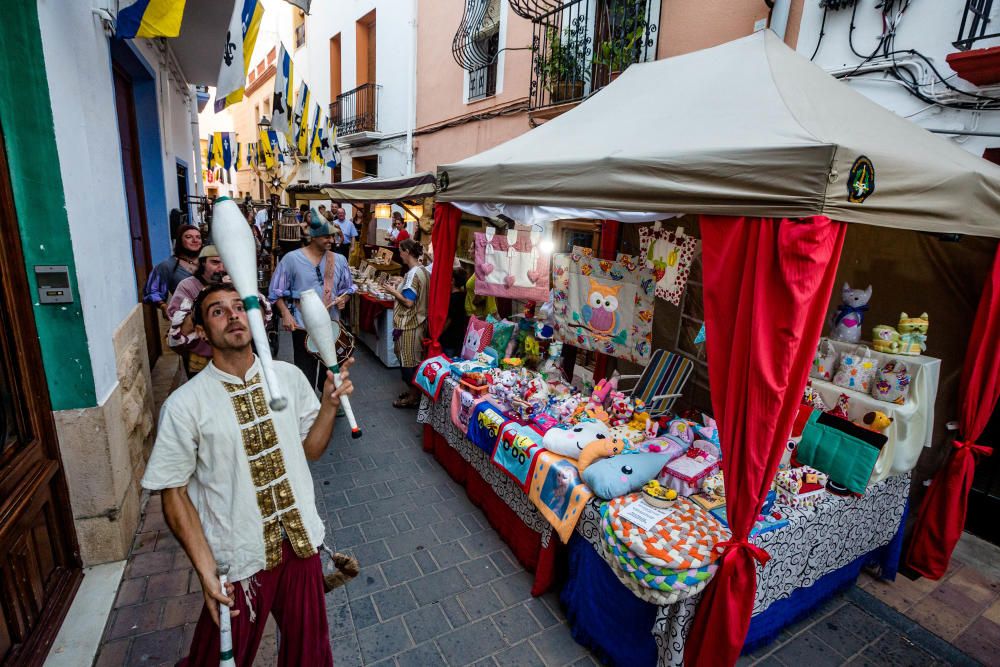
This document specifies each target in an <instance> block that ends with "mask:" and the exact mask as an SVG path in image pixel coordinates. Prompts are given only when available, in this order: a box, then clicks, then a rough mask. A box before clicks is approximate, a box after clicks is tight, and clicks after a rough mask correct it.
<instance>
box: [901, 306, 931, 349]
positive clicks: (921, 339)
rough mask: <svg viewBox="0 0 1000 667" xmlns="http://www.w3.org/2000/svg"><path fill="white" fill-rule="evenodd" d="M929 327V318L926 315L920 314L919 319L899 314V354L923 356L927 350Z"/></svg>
mask: <svg viewBox="0 0 1000 667" xmlns="http://www.w3.org/2000/svg"><path fill="white" fill-rule="evenodd" d="M928 326H930V318H929V317H928V315H927V313H920V317H910V316H909V315H907V314H906V313H900V314H899V326H898V327H896V330H897V331H899V340H900V347H899V354H908V355H918V354H923V353H924V350H926V349H927V328H928Z"/></svg>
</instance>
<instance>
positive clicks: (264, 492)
mask: <svg viewBox="0 0 1000 667" xmlns="http://www.w3.org/2000/svg"><path fill="white" fill-rule="evenodd" d="M272 488H273V487H270V486H269V487H267V488H266V489H260V490H259V491H257V507H258V508H259V509H260V513H261V515H262V516H271V515H273V514H274V513H275V512H277V511H278V507H277V505H275V503H274V494H273V493H271V489H272Z"/></svg>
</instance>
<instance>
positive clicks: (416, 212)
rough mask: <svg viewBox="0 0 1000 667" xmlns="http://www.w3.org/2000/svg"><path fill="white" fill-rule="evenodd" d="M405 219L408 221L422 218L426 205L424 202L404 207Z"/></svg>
mask: <svg viewBox="0 0 1000 667" xmlns="http://www.w3.org/2000/svg"><path fill="white" fill-rule="evenodd" d="M403 211H404V213H403V216H404V217H403V220H405V221H406V222H416V221H417V220H420V218H422V217H424V206H423V204H413V205H412V206H407V207H406V208H405V209H403Z"/></svg>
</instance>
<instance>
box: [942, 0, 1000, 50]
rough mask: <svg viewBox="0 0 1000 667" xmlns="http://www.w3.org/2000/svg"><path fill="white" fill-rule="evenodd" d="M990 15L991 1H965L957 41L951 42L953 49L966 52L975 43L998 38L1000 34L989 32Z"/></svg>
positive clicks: (991, 10)
mask: <svg viewBox="0 0 1000 667" xmlns="http://www.w3.org/2000/svg"><path fill="white" fill-rule="evenodd" d="M992 13H993V0H965V11H963V12H962V25H960V26H959V28H958V39H956V40H955V41H954V42H953V44H954V45H955V48H956V49H958V50H960V51H968V50H969V49H971V48H972V45H973V44H975V43H976V42H980V41H983V40H987V39H995V38H998V37H1000V32H997V31H996V30H989V28H990V22H991V21H992V20H993V17H992V16H991V14H992ZM994 46H996V45H994Z"/></svg>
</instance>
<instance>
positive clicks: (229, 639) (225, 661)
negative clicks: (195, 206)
mask: <svg viewBox="0 0 1000 667" xmlns="http://www.w3.org/2000/svg"><path fill="white" fill-rule="evenodd" d="M222 261H223V262H225V261H226V260H222ZM215 572H216V574H218V575H219V591H220V592H221V593H222V594H223V595H225V594H226V583H228V581H229V566H228V565H226V564H225V563H219V565H218V567H217V569H216V571H215ZM229 612H230V609H229V607H227V606H226V605H224V604H222V603H221V602H220V603H219V667H236V660H235V656H234V654H233V621H232V619H231V618H229Z"/></svg>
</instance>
